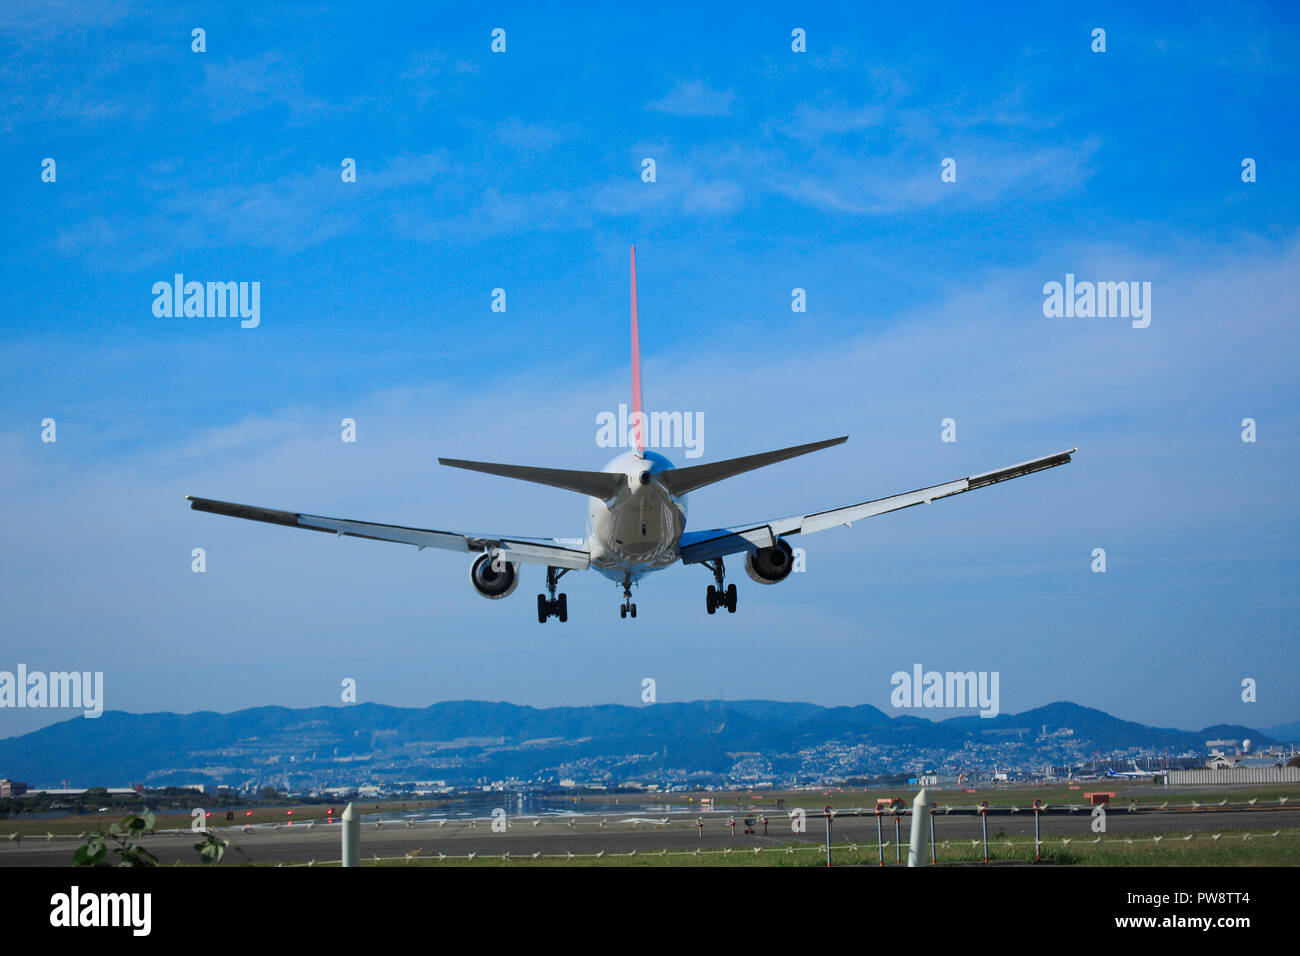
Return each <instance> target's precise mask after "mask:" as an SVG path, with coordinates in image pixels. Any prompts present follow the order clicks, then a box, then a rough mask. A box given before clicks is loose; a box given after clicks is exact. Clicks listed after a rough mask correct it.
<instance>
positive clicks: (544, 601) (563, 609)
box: [537, 567, 570, 624]
mask: <svg viewBox="0 0 1300 956" xmlns="http://www.w3.org/2000/svg"><path fill="white" fill-rule="evenodd" d="M569 570H570V569H569V568H550V567H548V568H547V569H546V594H539V595H537V623H538V624H545V623H546V621H547V618H552V617H558V618H559V619H560V623H561V624H563V623H564V622H565V621H567V620H568V619H569V599H568V595H566V594H561V595H560V596H559V597H556V596H555V589H556V588H557V587H558V586H559V584H560V578H562V577H564V576H565V575H566V574H568V573H569ZM547 595H550V597H549V598H548V597H547Z"/></svg>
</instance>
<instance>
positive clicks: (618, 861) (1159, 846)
mask: <svg viewBox="0 0 1300 956" xmlns="http://www.w3.org/2000/svg"><path fill="white" fill-rule="evenodd" d="M1273 832H1274V831H1272V830H1268V831H1250V830H1224V831H1221V837H1220V839H1218V840H1214V839H1212V838H1211V836H1212V835H1211V834H1205V833H1198V834H1196V835H1195V836H1194V837H1193V839H1192V840H1190V841H1188V840H1184V839H1183V836H1186V834H1183V835H1182V836H1178V835H1173V836H1170V835H1166V836H1164V837H1163V838H1162V839H1161V840H1160V842H1158V843H1153V842H1152V836H1153V835H1148V836H1144V837H1143V836H1134V837H1131V838H1128V839H1125V838H1117V837H1110V838H1103V839H1102V841H1101V842H1100V843H1094V842H1093V841H1092V840H1091V839H1087V838H1077V839H1074V840H1071V841H1070V843H1068V844H1065V845H1062V843H1061V842H1060V840H1049V841H1045V842H1044V844H1043V851H1042V855H1043V863H1042V864H1039V865H1057V866H1300V828H1293V829H1285V830H1282V831H1281V833H1280V835H1279V836H1277V837H1274V836H1272V834H1273ZM1130 839H1131V840H1132V842H1129V840H1130ZM1010 842H1011V845H1010V846H1008V845H1007V843H1008V841H1006V840H998V841H996V842H994V841H990V856H991V859H992V861H993V863H995V864H1002V865H1005V864H1008V863H1020V864H1025V865H1033V859H1034V843H1033V841H1032V840H1023V839H1021V840H1014V841H1010ZM983 852H984V851H983V846H982V844H976V845H974V846H972V845H971V843H970V841H969V840H963V841H953V842H951V843H950V844H949V845H948V846H946V847H945V846H942V845H940V847H939V848H938V855H939V865H940V866H951V865H969V864H975V865H979V864H980V863H981V861H982V859H983ZM878 859H879V853H878V850H877V847H876V845H875V844H869V845H864V844H861V843H859V844H857V848H856V849H853V848H851V847H850V846H849V845H846V844H836V845H834V846H832V848H831V861H832V863H833V864H834V865H835V866H878V862H877V861H878ZM895 859H896V855H895V848H894V847H893V846H886V847H885V865H886V866H897V865H898V864H897V863H895V862H894V861H895ZM903 860H904V861H906V860H907V850H906V849H904V850H903ZM362 865H363V866H458V867H459V866H515V867H519V866H522V867H535V866H708V867H714V866H825V865H826V850H825V847H822V846H815V845H814V846H810V845H808V844H796V843H791V844H787V845H785V846H783V847H764V848H763V851H762V852H761V853H754V852H753V850H748V849H746V850H733V851H732V852H730V853H724V852H722V851H720V850H715V851H712V852H709V851H701V852H700V853H699V854H696V853H694V852H693V851H680V850H678V851H668V852H667V853H637V854H636V855H634V856H630V855H628V854H626V853H618V854H605V855H604V856H602V857H599V858H597V857H593V856H590V855H588V856H575V857H573V858H572V859H570V858H567V857H556V856H544V857H539V858H537V859H533V858H532V857H530V856H511V857H509V858H508V859H504V858H502V857H501V856H500V855H496V856H476V857H474V859H472V860H470V859H466V858H465V857H463V856H461V857H447V858H446V859H444V860H438V859H437V857H436V855H435V856H429V855H424V856H412V857H409V858H407V859H400V860H382V861H380V862H378V863H375V862H373V860H372V861H369V862H368V861H365V860H363V861H362Z"/></svg>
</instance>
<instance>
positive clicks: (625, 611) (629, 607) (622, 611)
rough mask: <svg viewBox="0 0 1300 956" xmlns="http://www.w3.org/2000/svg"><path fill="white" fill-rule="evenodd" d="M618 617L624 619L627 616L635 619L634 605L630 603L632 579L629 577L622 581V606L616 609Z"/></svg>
mask: <svg viewBox="0 0 1300 956" xmlns="http://www.w3.org/2000/svg"><path fill="white" fill-rule="evenodd" d="M618 610H619V615H618V616H619V617H622V618H626V617H627V616H628V615H629V614H630V615H632V617H636V605H635V604H633V603H632V577H631V575H629V576H627V577H625V578H624V579H623V606H622V607H621V608H619V609H618Z"/></svg>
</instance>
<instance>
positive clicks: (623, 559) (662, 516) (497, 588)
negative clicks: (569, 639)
mask: <svg viewBox="0 0 1300 956" xmlns="http://www.w3.org/2000/svg"><path fill="white" fill-rule="evenodd" d="M631 270H632V282H631V288H632V300H631V313H632V403H631V404H632V413H631V415H630V416H629V423H630V424H631V426H632V431H633V432H634V435H635V443H636V447H635V450H628V451H626V452H624V453H622V454H620V455H618V456H617V457H615V458H614V459H613V460H612V461H610V462H609V463H608V464H607V465H606V466H605V467H604V469H602V470H601V471H570V470H563V469H556V468H538V467H534V466H531V465H508V464H496V463H493V462H482V461H464V460H461V459H455V458H439V459H438V461H439V462H440V463H441V464H443V465H445V466H448V467H451V468H462V469H468V470H470V471H477V472H482V473H484V474H488V475H496V476H499V477H503V478H513V479H516V480H520V481H529V482H534V483H537V484H542V485H548V486H550V487H553V488H561V489H564V490H565V491H571V492H575V493H577V494H581V495H585V496H586V497H587V534H586V537H585V538H525V537H507V536H501V535H491V534H465V533H460V532H454V531H434V530H430V529H426V528H412V527H406V526H403V525H392V524H377V523H374V522H369V521H356V520H350V519H344V518H326V517H321V516H318V515H309V514H300V513H298V512H293V511H278V510H275V509H271V508H262V507H256V506H252V505H242V504H235V503H233V502H228V501H217V500H214V499H211V498H196V497H194V496H192V495H187V496H186V500H188V501H189V502H190V507H191V508H192V509H193V510H195V511H206V512H210V513H212V514H218V515H226V516H229V517H233V518H246V519H249V520H252V521H263V522H267V523H270V524H278V525H285V526H288V527H291V528H304V529H307V530H311V531H323V532H327V533H332V534H335V535H338V536H340V537H342V536H348V537H354V538H369V539H371V540H375V541H393V542H397V543H399V544H410V545H414V546H415V547H416V549H417V550H420V551H423V550H424V549H425V548H441V549H444V550H448V551H459V552H463V553H470V554H473V553H478V557H476V558H475V559H474V562H473V563H472V564H471V566H470V581H471V582H472V583H473V585H474V589H475V590H476V591H477V592H478V593H479V594H481V595H482V596H483V597H485V598H489V599H491V600H500V599H502V598H505V597H508V596H509V595H510V594H512V593H513V592H514V590H515V588H516V587H517V586H518V584H519V568H520V566H521V565H524V564H538V565H543V566H545V568H546V593H545V594H538V595H537V620H538V622H539V623H542V624H545V623H546V622H547V620H549V619H550V618H552V617H556V618H558V619H559V620H560V622H561V623H563V622H565V621H567V620H568V613H569V612H568V598H567V596H566V595H565V594H562V593H561V594H558V595H557V594H556V591H557V589H558V585H559V581H560V578H562V577H563V576H564V575H566V574H568V573H569V572H570V571H582V570H586V569H588V568H590V569H593V570H595V571H596V572H597V573H599V574H601V575H603V576H605V577H607V578H610V579H611V580H613V581H614V582H615V583H616V584H618V585H621V587H622V590H623V605H622V608H621V609H620V611H621V613H620V616H621V617H623V618H627V617H633V618H635V617H636V605H635V604H634V603H632V586H633V585H634V584H637V585H638V586H639V582H640V579H641V578H642V577H643V576H644V575H647V574H650V573H652V572H655V571H661V570H663V569H664V568H667V567H669V566H671V565H673V564H675V563H677V562H678V561H680V562H681V563H682V564H684V565H694V564H698V565H702V566H704V567H705V568H707V569H708V570H710V571H711V572H712V573H713V578H714V583H713V584H710V585H709V586H708V589H707V591H706V592H705V596H706V598H707V603H706V609H707V611H708V613H709V614H713V613H715V612H716V611H718V610H719V609H720V608H724V607H725V608H726V609H727V612H728V613H729V614H734V613H735V611H736V601H737V595H736V585H735V584H727V583H726V566H725V564H724V558H727V557H731V556H733V555H743V556H744V558H743V560H744V563H745V572H746V574H748V575H749V577H750V578H751V579H752V580H753V581H755V582H756V583H758V584H763V585H773V584H778V583H779V582H781V581H783V580H785V579H786V578H787V577H788V576H789V575H790V572H791V570H792V569H793V567H794V551H793V549H792V547H791V546H790V544H789V542H788V540H787V539H789V538H791V537H793V536H795V535H800V534H804V535H807V534H813V533H815V532H818V531H825V530H826V529H828V528H834V527H838V526H841V525H844V526H847V527H852V526H853V523H854V522H855V521H859V520H861V519H863V518H872V517H875V516H876V515H882V514H887V513H888V512H891V511H899V510H901V509H903V508H910V507H913V506H914V505H919V504H926V505H929V504H931V503H932V502H935V501H937V500H939V499H940V498H949V497H951V496H953V495H958V494H961V493H962V492H966V491H974V490H975V489H977V488H985V487H988V486H989V485H994V484H998V483H999V482H1003V481H1008V480H1010V479H1012V478H1020V477H1023V476H1025V475H1031V474H1033V473H1034V472H1038V471H1043V470H1044V469H1047V468H1055V467H1057V466H1059V465H1064V464H1067V463H1069V461H1070V460H1071V455H1073V454H1074V453H1075V452H1076V451H1078V449H1077V448H1071V449H1069V450H1068V451H1062V452H1057V453H1056V454H1054V455H1047V456H1045V457H1043V458H1036V459H1033V460H1032V461H1026V462H1021V463H1020V464H1017V465H1010V466H1008V467H1005V468H998V469H995V470H993V471H986V472H981V473H980V474H977V475H970V476H967V477H964V478H956V479H954V480H952V481H947V482H944V483H942V484H938V485H931V486H929V487H927V488H918V489H917V490H915V491H907V492H904V493H902V494H896V495H890V496H889V497H886V498H875V499H873V500H870V501H863V502H859V503H857V504H851V505H846V506H844V507H839V508H832V509H829V510H824V511H813V512H808V513H806V514H798V515H793V516H790V517H785V518H774V519H764V520H761V521H754V522H750V523H747V524H739V525H734V526H732V527H729V528H713V529H707V530H701V531H687V530H686V513H687V495H688V493H690V492H693V491H697V490H699V489H700V488H704V487H706V486H708V485H712V484H715V483H717V482H719V481H722V480H724V479H727V478H732V477H735V476H736V475H740V474H744V473H745V472H748V471H753V470H754V469H756V468H763V467H766V466H767V465H772V464H776V463H777V462H781V461H786V460H787V459H790V458H796V457H798V456H800V455H807V454H809V453H810V452H814V451H820V450H821V449H824V448H830V447H831V446H833V445H840V444H843V443H844V442H845V441H847V440H848V436H847V435H844V436H841V437H838V438H829V439H825V440H823V441H816V442H810V443H808V444H804V445H794V446H791V447H789V448H781V449H777V450H776V451H767V452H760V453H758V454H754V455H746V456H744V457H741V458H732V459H728V460H726V461H717V462H711V463H708V464H700V465H690V466H687V467H681V468H678V467H676V466H675V465H674V464H673V463H672V462H671V461H669V460H668V459H667V458H665V457H664V456H663V455H661V454H659V453H658V452H655V451H650V450H649V449H647V448H645V447H644V441H643V437H644V430H645V425H646V421H647V416H646V415H645V414H644V413H643V412H642V404H641V347H640V333H639V330H638V325H637V295H636V247H635V246H633V247H632V255H631ZM629 444H631V442H629Z"/></svg>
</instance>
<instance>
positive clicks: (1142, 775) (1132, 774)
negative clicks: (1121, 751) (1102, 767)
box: [1106, 760, 1165, 780]
mask: <svg viewBox="0 0 1300 956" xmlns="http://www.w3.org/2000/svg"><path fill="white" fill-rule="evenodd" d="M1164 775H1165V772H1164V771H1163V770H1140V769H1139V768H1138V763H1137V761H1136V760H1134V761H1133V769H1132V770H1120V771H1118V772H1116V771H1115V770H1112V769H1111V768H1110V767H1107V768H1106V776H1108V777H1124V778H1126V779H1129V780H1148V779H1154V778H1155V777H1163V776H1164Z"/></svg>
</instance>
